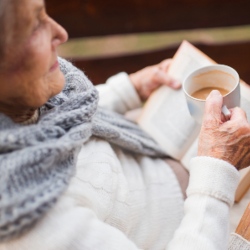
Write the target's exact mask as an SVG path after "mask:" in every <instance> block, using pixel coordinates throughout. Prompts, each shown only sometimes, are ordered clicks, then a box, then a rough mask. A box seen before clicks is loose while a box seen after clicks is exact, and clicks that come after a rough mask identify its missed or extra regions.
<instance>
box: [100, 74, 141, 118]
mask: <svg viewBox="0 0 250 250" xmlns="http://www.w3.org/2000/svg"><path fill="white" fill-rule="evenodd" d="M97 90H98V91H99V97H100V100H99V105H100V106H102V107H105V108H108V109H110V110H113V111H116V112H118V113H120V114H124V113H126V112H127V111H129V110H132V109H136V108H139V107H141V100H140V97H139V96H138V94H137V92H136V90H135V88H134V86H133V85H132V84H131V81H130V79H129V77H128V75H127V74H126V73H124V72H122V73H119V74H117V75H115V76H112V77H110V78H109V79H108V80H107V82H106V83H105V84H100V85H97Z"/></svg>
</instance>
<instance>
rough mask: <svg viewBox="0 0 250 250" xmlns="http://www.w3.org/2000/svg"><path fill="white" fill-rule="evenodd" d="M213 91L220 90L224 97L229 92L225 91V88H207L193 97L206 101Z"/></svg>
mask: <svg viewBox="0 0 250 250" xmlns="http://www.w3.org/2000/svg"><path fill="white" fill-rule="evenodd" d="M212 90H218V91H219V92H220V93H221V95H222V96H225V95H226V94H228V92H229V91H228V90H226V89H223V88H218V87H206V88H203V89H199V90H197V91H195V92H194V93H193V94H191V96H192V97H194V98H196V99H201V100H206V98H207V96H208V95H209V94H210V92H211V91H212Z"/></svg>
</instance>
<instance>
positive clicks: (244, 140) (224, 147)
mask: <svg viewBox="0 0 250 250" xmlns="http://www.w3.org/2000/svg"><path fill="white" fill-rule="evenodd" d="M221 108H222V96H221V94H220V93H219V91H216V90H214V91H212V92H211V93H210V95H209V96H208V98H207V100H206V107H205V114H204V118H203V122H202V127H201V132H200V136H199V146H198V155H199V156H211V157H215V158H219V159H222V160H225V161H227V162H229V163H231V164H232V165H234V166H235V167H236V168H237V169H238V170H239V169H242V168H245V167H247V166H249V165H250V125H249V123H248V121H247V118H246V114H245V112H244V111H243V110H242V109H240V108H238V107H236V108H234V109H232V110H231V118H230V120H228V121H225V122H224V119H223V116H222V114H221Z"/></svg>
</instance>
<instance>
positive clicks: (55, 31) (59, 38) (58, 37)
mask: <svg viewBox="0 0 250 250" xmlns="http://www.w3.org/2000/svg"><path fill="white" fill-rule="evenodd" d="M50 19H51V26H52V36H53V37H52V43H53V46H54V47H55V48H56V47H57V46H58V45H60V44H62V43H65V42H66V41H67V40H68V33H67V31H66V30H65V29H64V28H63V27H62V26H61V25H60V24H58V23H57V22H56V21H54V20H53V19H52V18H50Z"/></svg>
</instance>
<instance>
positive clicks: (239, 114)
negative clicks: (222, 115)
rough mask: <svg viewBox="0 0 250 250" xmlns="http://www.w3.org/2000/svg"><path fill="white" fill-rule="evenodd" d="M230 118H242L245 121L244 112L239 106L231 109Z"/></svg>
mask: <svg viewBox="0 0 250 250" xmlns="http://www.w3.org/2000/svg"><path fill="white" fill-rule="evenodd" d="M231 120H242V121H246V122H247V115H246V112H245V111H244V110H243V109H241V108H239V107H236V108H233V109H231Z"/></svg>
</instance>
